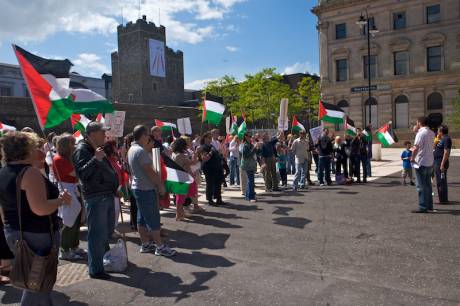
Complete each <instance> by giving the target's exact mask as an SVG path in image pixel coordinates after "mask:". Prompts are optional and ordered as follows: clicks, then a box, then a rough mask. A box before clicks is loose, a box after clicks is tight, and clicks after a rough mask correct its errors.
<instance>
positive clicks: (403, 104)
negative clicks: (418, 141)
mask: <svg viewBox="0 0 460 306" xmlns="http://www.w3.org/2000/svg"><path fill="white" fill-rule="evenodd" d="M395 121H396V122H395V124H396V125H395V127H396V128H397V129H407V128H408V127H409V99H407V97H406V96H405V95H400V96H397V97H396V99H395Z"/></svg>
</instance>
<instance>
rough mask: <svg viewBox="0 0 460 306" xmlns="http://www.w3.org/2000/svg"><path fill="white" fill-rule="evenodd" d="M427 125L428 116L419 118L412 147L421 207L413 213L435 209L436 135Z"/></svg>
mask: <svg viewBox="0 0 460 306" xmlns="http://www.w3.org/2000/svg"><path fill="white" fill-rule="evenodd" d="M427 125H428V118H427V117H419V118H418V119H417V128H418V132H417V135H416V136H415V142H414V146H413V148H412V156H411V162H412V163H413V165H414V168H415V176H416V179H417V192H418V203H419V208H418V209H416V210H413V211H412V212H413V213H427V212H429V211H433V195H432V192H433V190H432V186H431V176H432V174H433V163H434V156H433V143H434V137H435V135H434V133H433V131H432V130H431V129H430V128H429V127H428V126H427Z"/></svg>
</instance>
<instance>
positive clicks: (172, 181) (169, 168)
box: [161, 154, 194, 195]
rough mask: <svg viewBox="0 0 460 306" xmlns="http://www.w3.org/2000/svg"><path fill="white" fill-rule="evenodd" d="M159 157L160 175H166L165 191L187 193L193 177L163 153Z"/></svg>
mask: <svg viewBox="0 0 460 306" xmlns="http://www.w3.org/2000/svg"><path fill="white" fill-rule="evenodd" d="M161 158H162V161H161V173H162V177H163V176H166V181H165V189H166V192H169V193H174V194H180V195H186V194H188V191H189V188H190V185H191V184H192V183H193V181H194V180H193V177H192V176H191V175H190V174H188V172H186V171H185V170H184V169H183V168H182V167H181V166H179V165H178V164H176V163H175V162H174V161H173V160H172V159H171V158H169V157H168V156H166V155H165V154H162V155H161ZM165 174H166V175H165Z"/></svg>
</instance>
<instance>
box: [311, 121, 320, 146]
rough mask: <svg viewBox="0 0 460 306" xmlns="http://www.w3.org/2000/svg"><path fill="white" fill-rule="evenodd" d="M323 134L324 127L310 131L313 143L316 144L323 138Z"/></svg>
mask: <svg viewBox="0 0 460 306" xmlns="http://www.w3.org/2000/svg"><path fill="white" fill-rule="evenodd" d="M322 132H323V126H322V125H320V126H317V127H315V128H312V129H310V136H311V139H312V141H313V143H316V142H317V141H318V139H319V138H320V137H321V133H322Z"/></svg>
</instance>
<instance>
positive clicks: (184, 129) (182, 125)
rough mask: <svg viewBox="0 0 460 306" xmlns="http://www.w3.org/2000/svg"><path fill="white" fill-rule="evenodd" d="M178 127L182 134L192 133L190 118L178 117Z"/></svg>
mask: <svg viewBox="0 0 460 306" xmlns="http://www.w3.org/2000/svg"><path fill="white" fill-rule="evenodd" d="M177 129H178V130H179V133H180V134H181V135H192V123H191V122H190V118H189V117H187V118H179V119H177Z"/></svg>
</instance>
